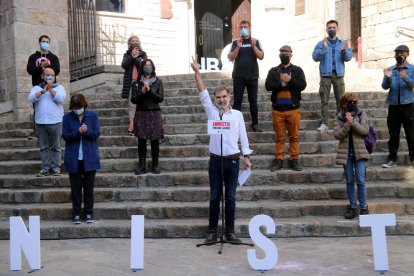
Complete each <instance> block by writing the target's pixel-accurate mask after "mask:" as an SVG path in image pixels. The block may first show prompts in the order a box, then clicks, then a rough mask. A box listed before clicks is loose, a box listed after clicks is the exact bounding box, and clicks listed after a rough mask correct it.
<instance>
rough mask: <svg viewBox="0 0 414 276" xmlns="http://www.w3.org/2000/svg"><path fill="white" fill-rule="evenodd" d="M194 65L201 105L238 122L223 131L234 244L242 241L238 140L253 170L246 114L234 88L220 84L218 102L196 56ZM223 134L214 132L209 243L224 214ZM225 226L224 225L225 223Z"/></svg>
mask: <svg viewBox="0 0 414 276" xmlns="http://www.w3.org/2000/svg"><path fill="white" fill-rule="evenodd" d="M191 68H192V69H193V71H194V73H195V80H196V85H197V89H198V91H199V95H200V101H201V104H202V105H203V107H204V111H205V112H206V114H207V117H208V119H209V120H220V115H221V116H222V119H223V120H226V121H233V122H234V124H235V128H234V132H232V133H230V134H223V135H222V136H223V156H224V157H223V159H224V162H223V163H224V165H223V167H224V168H223V170H224V172H223V175H224V185H225V200H226V201H225V214H224V215H225V218H226V223H225V234H226V239H227V241H230V242H232V243H240V242H241V241H240V239H238V238H237V236H236V235H235V233H234V214H235V210H236V188H237V179H238V176H239V159H240V149H239V146H238V141H239V140H240V143H241V151H242V153H243V156H244V158H243V160H244V167H245V168H246V169H250V168H251V166H252V164H251V162H250V154H251V153H252V150H251V149H250V148H249V141H248V139H247V133H246V125H245V123H244V119H243V114H242V113H241V112H240V111H238V110H235V109H232V108H231V106H230V100H231V96H230V91H229V89H228V88H226V87H217V88H216V89H214V104H213V102H212V101H211V98H210V95H209V93H208V91H207V89H206V88H205V86H204V83H203V80H202V78H201V73H200V70H199V65H198V63H197V61H196V60H195V59H194V58H193V63H191ZM220 136H221V135H219V134H212V135H210V143H209V151H210V162H209V169H208V172H209V180H210V207H209V226H208V230H209V232H208V235H207V239H206V240H205V242H206V243H214V242H216V241H217V224H218V220H219V215H220V199H221V193H222V183H223V180H222V173H221V168H222V167H221V165H222V162H221V143H220V142H221V137H220ZM222 227H223V226H222Z"/></svg>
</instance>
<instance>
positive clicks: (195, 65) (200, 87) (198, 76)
mask: <svg viewBox="0 0 414 276" xmlns="http://www.w3.org/2000/svg"><path fill="white" fill-rule="evenodd" d="M191 58H192V59H193V62H192V63H191V68H192V69H193V71H194V77H195V81H196V86H197V89H198V92H203V91H204V90H205V89H206V88H205V86H204V82H203V79H202V78H201V73H200V69H199V65H198V63H197V55H196V56H195V58H194V57H191Z"/></svg>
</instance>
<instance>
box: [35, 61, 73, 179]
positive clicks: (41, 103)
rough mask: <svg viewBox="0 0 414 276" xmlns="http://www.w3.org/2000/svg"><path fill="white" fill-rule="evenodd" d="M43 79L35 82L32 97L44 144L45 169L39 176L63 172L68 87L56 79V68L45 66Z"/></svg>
mask: <svg viewBox="0 0 414 276" xmlns="http://www.w3.org/2000/svg"><path fill="white" fill-rule="evenodd" d="M41 76H42V79H43V81H42V83H40V84H39V85H36V86H34V87H33V88H32V89H31V90H30V93H29V96H28V100H29V102H31V103H34V107H35V108H34V110H35V131H36V136H37V139H38V143H39V147H40V159H41V161H42V165H41V170H40V172H39V173H38V175H37V176H47V175H49V174H53V175H56V176H58V175H60V157H61V150H60V139H61V137H60V136H61V133H62V117H63V102H64V101H65V98H66V91H65V88H64V87H63V86H62V85H60V84H58V83H56V82H55V72H54V71H53V69H52V68H45V69H44V70H43V73H42V75H41Z"/></svg>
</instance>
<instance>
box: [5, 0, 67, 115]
mask: <svg viewBox="0 0 414 276" xmlns="http://www.w3.org/2000/svg"><path fill="white" fill-rule="evenodd" d="M0 13H1V17H0V18H1V22H0V27H1V38H2V39H1V41H0V115H1V114H3V113H6V112H12V114H13V119H12V121H28V120H29V119H30V114H31V109H32V108H31V104H30V103H29V102H28V101H27V95H28V92H29V91H30V89H31V87H32V84H31V76H30V75H29V74H28V73H27V71H26V65H27V60H28V58H29V56H30V55H31V54H33V53H34V52H35V51H36V50H38V49H39V43H38V39H39V37H40V36H41V35H43V34H46V35H48V36H49V37H50V38H51V43H50V50H51V51H52V52H53V53H54V54H56V55H57V56H58V57H59V60H60V68H61V70H60V74H59V77H58V81H59V83H62V84H63V86H64V87H65V90H66V92H67V93H70V84H69V48H68V7H67V1H52V0H44V1H24V0H8V1H1V5H0ZM6 121H9V122H10V117H6V116H0V122H6Z"/></svg>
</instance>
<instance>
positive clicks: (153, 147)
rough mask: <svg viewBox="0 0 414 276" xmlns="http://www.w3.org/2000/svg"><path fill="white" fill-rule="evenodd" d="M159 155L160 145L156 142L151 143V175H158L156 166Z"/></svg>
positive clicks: (158, 168)
mask: <svg viewBox="0 0 414 276" xmlns="http://www.w3.org/2000/svg"><path fill="white" fill-rule="evenodd" d="M159 155H160V143H159V141H158V140H152V141H151V156H152V173H153V174H160V173H161V170H160V166H159V165H158V157H159Z"/></svg>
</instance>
